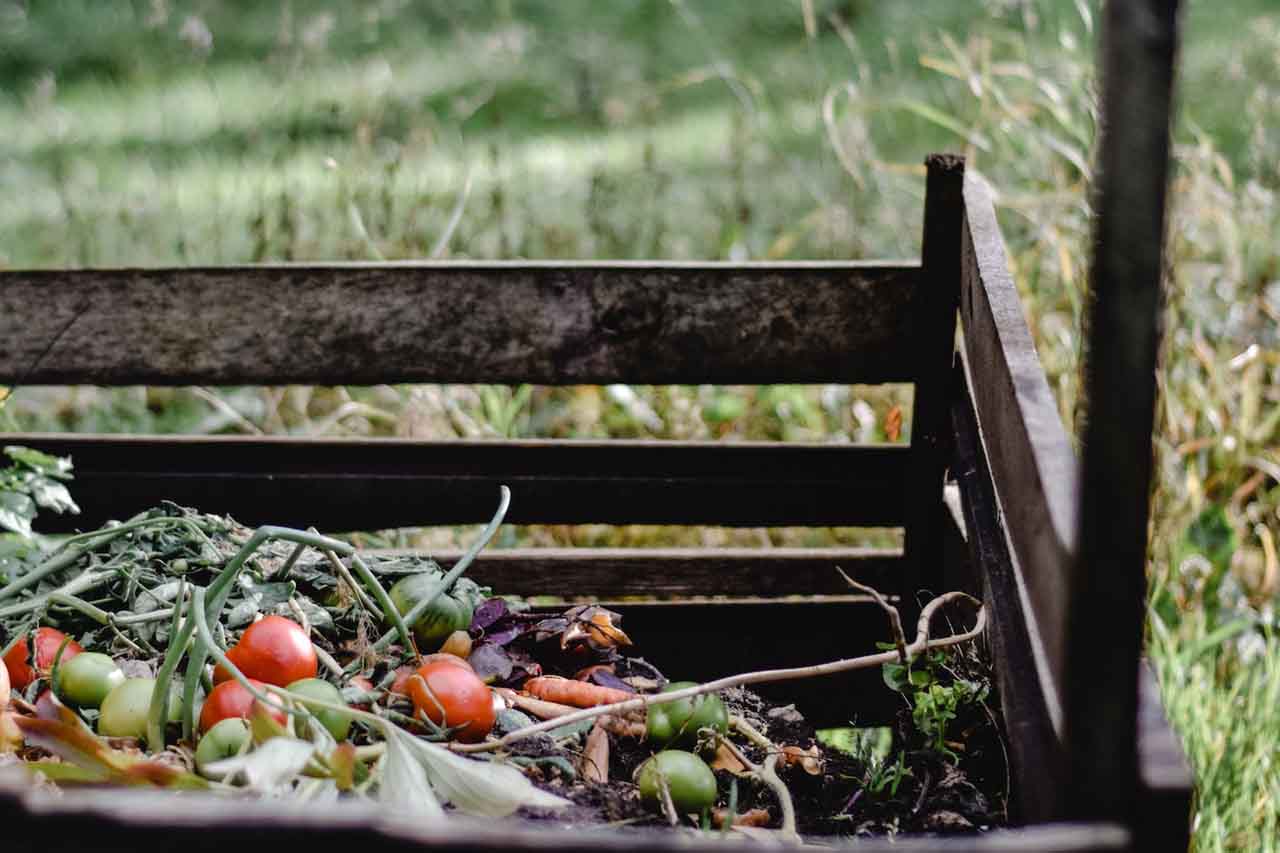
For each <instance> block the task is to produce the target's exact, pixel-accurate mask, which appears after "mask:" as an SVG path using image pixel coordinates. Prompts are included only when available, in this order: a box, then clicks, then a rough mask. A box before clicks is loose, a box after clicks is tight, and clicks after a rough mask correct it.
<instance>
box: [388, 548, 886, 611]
mask: <svg viewBox="0 0 1280 853" xmlns="http://www.w3.org/2000/svg"><path fill="white" fill-rule="evenodd" d="M378 553H384V554H399V553H424V552H421V551H401V550H394V551H379V552H378ZM431 556H434V557H435V559H436V560H438V561H439V562H440V563H441V564H442V565H445V566H451V565H453V563H454V562H455V561H456V560H457V558H458V556H459V555H458V553H457V552H452V551H447V552H437V553H434V554H432V555H431ZM837 566H839V567H840V568H842V569H844V571H845V572H847V573H848V574H849V575H850V576H851V577H853V578H855V579H858V580H860V581H861V582H862V583H866V584H870V585H871V586H873V587H875V588H876V589H879V590H881V591H884V592H886V593H890V592H896V591H897V589H898V587H899V585H900V576H901V573H902V552H901V551H899V550H896V549H892V548H643V549H642V548H508V549H499V548H489V549H488V550H486V551H483V552H481V554H480V556H479V557H478V558H476V561H475V564H474V565H473V566H472V568H471V569H469V570H468V572H467V575H468V577H471V578H472V579H474V580H475V581H476V582H478V583H481V584H486V585H488V586H491V587H493V589H494V590H495V591H497V592H501V593H506V594H511V595H562V596H563V597H565V598H592V599H611V598H620V597H626V596H651V597H654V598H664V597H675V596H681V597H683V596H706V595H725V596H756V597H770V596H785V595H840V594H845V593H849V592H851V590H850V589H849V585H848V584H846V583H845V582H844V580H843V579H842V578H841V577H840V574H839V572H837V571H836V567H837Z"/></svg>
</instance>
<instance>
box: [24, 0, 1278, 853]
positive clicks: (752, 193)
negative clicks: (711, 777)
mask: <svg viewBox="0 0 1280 853" xmlns="http://www.w3.org/2000/svg"><path fill="white" fill-rule="evenodd" d="M1185 5H1186V6H1187V9H1186V12H1187V14H1186V20H1185V28H1184V30H1185V31H1184V50H1183V74H1182V81H1181V83H1182V87H1181V98H1180V106H1181V112H1180V118H1179V122H1178V127H1177V133H1176V143H1177V145H1176V173H1175V178H1174V187H1173V196H1172V201H1173V211H1172V222H1171V227H1170V252H1171V260H1172V262H1173V263H1172V267H1171V273H1170V288H1169V299H1168V305H1167V308H1166V312H1167V318H1166V328H1167V330H1168V334H1167V336H1166V347H1165V352H1164V358H1163V363H1162V367H1161V371H1160V375H1159V381H1160V387H1161V402H1160V410H1159V427H1158V434H1157V453H1158V458H1157V463H1158V464H1157V482H1156V483H1155V488H1154V494H1153V536H1152V546H1151V561H1150V576H1151V578H1152V581H1153V585H1154V587H1155V589H1156V593H1155V594H1154V595H1153V606H1152V610H1151V622H1150V624H1151V629H1150V643H1149V649H1150V654H1151V658H1152V661H1153V664H1154V666H1155V668H1156V670H1157V672H1158V673H1159V675H1160V679H1161V684H1162V687H1163V690H1164V693H1165V697H1166V701H1167V704H1168V707H1169V709H1170V714H1171V716H1172V718H1173V720H1174V722H1175V725H1176V726H1177V728H1178V729H1179V731H1180V733H1181V735H1182V737H1183V740H1184V743H1185V744H1186V746H1187V750H1188V753H1189V756H1190V758H1191V760H1192V763H1193V765H1194V767H1195V769H1196V773H1197V779H1198V789H1197V801H1196V808H1197V812H1196V816H1195V849H1197V850H1205V851H1210V850H1213V851H1216V850H1257V849H1275V845H1276V843H1277V842H1276V838H1277V833H1276V826H1277V822H1278V821H1280V771H1278V770H1277V765H1276V762H1275V761H1274V760H1273V758H1272V756H1274V755H1275V743H1276V736H1277V733H1278V732H1280V729H1278V728H1277V717H1276V713H1277V712H1276V710H1275V709H1276V703H1275V701H1274V699H1275V694H1276V691H1277V690H1280V675H1278V673H1280V668H1278V667H1277V665H1276V661H1277V656H1278V655H1280V643H1277V641H1276V640H1275V638H1274V636H1273V634H1274V630H1275V602H1276V596H1277V594H1280V559H1278V558H1277V549H1276V541H1275V540H1276V533H1277V526H1278V520H1280V516H1278V515H1277V509H1278V507H1280V490H1278V489H1280V449H1278V448H1277V428H1278V427H1280V341H1277V336H1276V325H1277V320H1280V245H1278V243H1277V239H1276V238H1277V235H1280V202H1278V201H1277V196H1276V194H1277V192H1278V191H1280V5H1278V4H1277V3H1276V2H1274V0H1239V2H1234V3H1232V4H1230V5H1229V6H1224V5H1223V4H1220V3H1215V2H1211V0H1190V2H1188V3H1186V4H1185ZM1097 14H1098V10H1097V8H1096V3H1093V2H1084V0H1079V2H1077V0H985V2H982V3H977V2H975V3H955V2H951V0H922V2H915V3H885V2H881V3H876V2H870V0H752V2H744V3H732V4H731V3H723V2H718V0H618V2H614V3H608V4H605V3H598V2H587V1H586V0H554V2H553V0H537V1H535V0H507V2H502V0H493V2H487V3H472V2H463V0H450V2H434V3H407V2H401V1H400V0H377V2H368V3H363V4H358V5H357V4H332V3H318V2H294V3H250V2H231V0H203V2H165V0H147V2H143V0H134V2H120V3H98V2H92V0H45V2H41V3H38V4H36V3H21V2H5V3H0V80H2V81H3V88H2V89H0V124H2V125H3V126H4V127H5V128H6V133H5V134H3V135H0V187H3V188H4V191H5V195H6V197H8V198H10V199H20V200H21V203H12V202H11V203H9V204H6V205H3V206H0V265H5V266H10V267H66V266H87V265H123V264H133V265H150V264H199V263H241V262H253V261H265V260H306V259H376V258H388V259H392V258H417V257H426V256H430V255H433V254H434V255H436V256H439V257H452V258H498V257H503V258H506V257H536V258H566V257H594V258H632V257H663V258H718V259H748V258H753V259H759V258H855V259H856V258H877V257H890V258H892V257H910V256H913V255H915V254H916V253H917V252H918V240H919V238H918V234H919V226H920V214H921V202H922V200H923V180H922V171H921V169H920V167H919V164H920V162H921V160H922V158H923V156H924V155H925V154H926V153H927V152H929V151H932V150H937V149H944V148H949V149H958V150H962V151H964V152H965V153H966V154H967V155H968V156H969V158H970V159H969V162H970V167H971V168H974V169H976V170H978V171H980V172H981V173H983V174H984V175H985V176H987V177H988V178H989V179H990V180H991V181H992V182H993V183H994V185H995V187H996V189H997V191H998V193H999V197H998V206H999V213H1000V218H1001V225H1002V228H1003V229H1004V232H1005V236H1006V239H1007V242H1008V246H1009V251H1010V258H1011V262H1012V265H1013V267H1014V272H1015V277H1016V280H1017V282H1018V286H1019V288H1020V291H1021V294H1022V297H1023V300H1024V305H1025V307H1026V312H1027V316H1028V320H1029V323H1030V325H1031V327H1032V330H1033V333H1034V334H1035V336H1036V340H1037V345H1038V347H1039V350H1040V354H1041V357H1042V359H1043V361H1044V363H1045V367H1046V370H1047V372H1048V374H1049V376H1050V380H1051V383H1052V384H1053V387H1054V389H1055V391H1056V393H1057V395H1058V402H1059V405H1060V407H1061V411H1062V415H1063V418H1064V421H1065V422H1066V423H1068V425H1069V426H1072V427H1075V426H1076V425H1077V424H1078V422H1079V421H1080V419H1081V418H1082V417H1083V416H1084V415H1083V407H1082V406H1081V405H1080V392H1079V387H1078V367H1079V364H1080V360H1081V357H1082V341H1081V335H1080V329H1081V318H1082V312H1083V308H1084V304H1085V299H1084V293H1085V272H1086V270H1087V261H1088V227H1089V188H1090V182H1091V178H1092V174H1091V151H1092V146H1093V144H1094V141H1095V137H1096V113H1095V103H1094V94H1095V92H1094V83H1095V78H1094V70H1093V53H1092V43H1093V39H1094V37H1095V35H1096V32H1095V25H1096V18H1097ZM299 334H305V330H304V329H300V330H299ZM895 407H896V408H898V410H899V411H901V412H903V413H905V414H906V415H907V418H906V423H905V424H904V430H903V433H902V435H901V436H899V440H903V441H905V440H909V436H910V417H909V415H910V389H909V388H900V387H888V388H866V387H852V388H850V387H846V386H814V387H808V386H805V387H772V388H750V387H698V388H690V387H679V388H649V387H630V386H617V387H612V388H507V387H501V386H414V387H378V388H314V389H313V388H296V387H290V388H267V389H258V388H232V389H141V388H138V389H117V390H104V389H95V388H76V389H46V388H28V389H23V390H21V391H20V392H19V393H18V394H16V395H15V396H14V397H13V398H12V399H11V400H10V401H9V404H8V405H7V406H6V407H5V408H4V409H3V411H2V412H0V418H3V419H4V423H3V424H0V426H4V427H5V428H8V429H56V430H63V429H66V430H111V431H142V432H225V431H241V432H254V431H262V432H294V433H299V434H337V435H343V434H398V435H413V436H420V437H449V436H459V435H462V436H469V437H482V436H498V435H522V436H537V435H548V436H595V437H603V436H626V437H634V436H656V437H679V438H721V439H726V440H732V439H736V438H779V439H787V440H825V441H868V440H884V439H886V438H887V437H888V436H887V435H886V431H885V425H886V421H887V419H888V416H889V413H890V411H891V410H893V409H894V408H895ZM1206 531H1209V533H1206ZM1214 531H1216V533H1215V532H1214ZM1224 531H1225V532H1224ZM450 535H452V534H450V533H449V532H447V531H446V532H443V533H442V532H440V531H424V532H422V533H421V534H420V535H419V537H420V538H419V540H418V541H422V542H424V543H426V544H432V545H440V544H444V541H443V539H442V538H441V537H442V536H443V537H448V536H450ZM512 535H516V534H514V533H513V534H512ZM518 535H519V536H520V537H521V538H522V539H523V540H527V541H535V542H540V543H547V544H553V543H559V542H573V543H578V544H609V543H626V544H637V543H639V542H647V541H663V542H668V541H685V540H679V539H677V540H672V539H670V537H671V536H672V534H671V532H670V531H653V530H640V529H636V530H629V529H621V530H603V529H585V528H576V529H552V528H547V529H530V530H522V531H520V532H519V534H518ZM790 535H792V534H789V533H786V532H782V533H779V532H773V533H765V532H756V533H749V532H748V533H743V534H733V536H745V537H747V539H748V540H749V539H750V537H751V536H755V537H756V538H757V540H758V541H759V542H760V543H761V544H764V543H765V542H766V541H770V542H774V543H778V542H790V541H799V540H792V539H789V538H787V537H788V536H790ZM795 535H797V536H800V535H802V534H798V533H797V534H795ZM821 535H823V536H826V537H830V539H831V541H837V540H838V541H849V538H850V537H851V536H859V535H862V534H861V533H859V532H856V531H855V532H850V531H833V532H823V533H822V534H821ZM704 536H705V537H706V538H705V539H704V540H703V541H707V542H723V541H729V540H728V539H726V538H725V537H726V536H727V534H724V533H723V532H719V533H717V532H714V531H713V532H709V533H706V534H704ZM732 541H734V542H735V543H737V542H740V541H743V540H739V539H736V538H735V539H732ZM803 541H806V542H808V541H809V540H808V539H805V540H803ZM1169 819H1177V817H1176V816H1170V818H1169ZM1268 845H1271V847H1268Z"/></svg>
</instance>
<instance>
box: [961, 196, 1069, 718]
mask: <svg viewBox="0 0 1280 853" xmlns="http://www.w3.org/2000/svg"><path fill="white" fill-rule="evenodd" d="M964 194H965V230H964V233H963V235H962V236H963V251H964V266H963V276H962V278H961V294H960V320H961V325H962V328H963V333H964V334H963V338H964V357H965V365H966V369H967V370H968V372H969V379H970V390H971V393H972V396H973V404H974V410H975V412H976V413H977V416H978V425H979V427H980V430H981V434H982V440H983V449H984V451H985V453H986V457H987V461H988V463H989V465H990V468H991V478H992V480H993V481H994V483H995V487H996V496H997V498H998V500H999V502H1000V512H1001V514H1002V516H1003V518H1004V526H1005V529H1006V530H1007V531H1008V535H1009V538H1010V541H1011V544H1012V553H1013V556H1014V557H1015V558H1016V560H1017V563H1018V564H1019V565H1020V566H1021V569H1022V574H1021V577H1022V580H1023V581H1024V582H1025V584H1026V588H1025V590H1026V594H1027V596H1028V598H1029V599H1030V604H1031V609H1032V611H1033V613H1034V615H1035V621H1036V624H1037V626H1038V628H1039V638H1040V641H1041V642H1042V643H1043V646H1044V655H1045V658H1046V660H1047V665H1048V671H1049V673H1050V674H1051V676H1052V678H1053V682H1054V687H1055V689H1056V692H1057V693H1058V695H1062V686H1063V684H1064V682H1065V678H1066V675H1065V667H1066V661H1065V656H1066V623H1067V607H1068V601H1069V596H1070V591H1069V588H1068V582H1069V577H1070V572H1071V568H1072V565H1073V560H1074V554H1075V542H1076V517H1077V510H1078V506H1077V494H1078V490H1079V486H1078V481H1079V472H1078V463H1077V460H1076V457H1075V454H1074V453H1073V452H1072V449H1071V443H1070V441H1069V439H1068V438H1067V433H1066V430H1065V429H1064V428H1063V425H1062V420H1061V418H1060V417H1059V416H1058V407H1057V403H1056V402H1055V400H1054V397H1053V392H1052V391H1050V389H1049V383H1048V380H1047V379H1046V378H1045V374H1044V368H1042V367H1041V365H1040V358H1039V356H1038V355H1037V354H1036V350H1035V345H1034V344H1033V342H1032V339H1031V332H1030V330H1029V329H1028V328H1027V323H1026V319H1025V318H1024V316H1023V313H1022V303H1021V302H1020V301H1019V299H1018V291H1017V289H1016V288H1015V287H1014V284H1013V279H1012V278H1011V277H1010V275H1009V267H1008V262H1007V260H1006V256H1005V249H1004V239H1003V238H1002V237H1001V235H1000V228H999V225H998V224H997V223H996V216H995V209H994V207H993V206H992V203H991V195H990V192H989V190H988V189H987V187H986V185H985V184H984V183H983V181H982V179H981V178H978V177H977V176H975V175H972V174H971V175H969V176H968V177H967V178H966V179H965V190H964Z"/></svg>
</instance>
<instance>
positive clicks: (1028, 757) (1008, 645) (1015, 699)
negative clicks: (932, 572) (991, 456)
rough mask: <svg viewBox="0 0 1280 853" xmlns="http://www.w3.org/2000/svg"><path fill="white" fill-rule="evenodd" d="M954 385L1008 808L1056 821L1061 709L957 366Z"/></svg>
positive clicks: (1032, 818) (957, 464) (1063, 781)
mask: <svg viewBox="0 0 1280 853" xmlns="http://www.w3.org/2000/svg"><path fill="white" fill-rule="evenodd" d="M955 382H956V385H957V387H958V388H959V389H960V393H958V394H957V395H956V399H955V401H954V403H953V405H952V411H951V418H952V423H953V425H954V430H955V459H954V461H953V462H952V465H951V471H952V474H953V475H954V476H955V478H956V481H957V482H958V484H959V486H960V492H961V496H962V501H961V507H962V510H963V512H964V518H965V529H966V531H967V532H968V536H969V556H970V559H971V560H972V562H973V563H974V565H977V566H981V567H982V568H981V575H982V587H983V588H982V600H983V602H984V604H985V606H986V607H987V608H988V609H989V612H990V621H989V623H988V624H989V626H990V627H989V628H988V629H987V636H988V639H989V642H990V643H991V658H992V661H993V662H994V665H995V671H996V681H997V686H998V687H999V694H1000V704H1001V708H1002V710H1003V711H1004V721H1005V736H1006V738H1007V740H1008V748H1009V756H1010V759H1011V761H1010V765H1011V767H1010V771H1011V776H1012V779H1013V798H1014V805H1015V808H1016V813H1017V817H1018V819H1019V820H1021V821H1025V822H1029V823H1041V822H1044V821H1049V820H1055V819H1059V818H1061V816H1062V813H1063V805H1064V803H1065V800H1066V795H1065V788H1066V785H1067V762H1066V756H1065V755H1064V754H1063V745H1062V740H1061V733H1060V731H1059V730H1058V727H1059V725H1060V722H1061V720H1062V716H1063V715H1062V708H1061V705H1060V702H1059V698H1058V696H1057V695H1056V694H1055V693H1054V692H1053V691H1052V690H1051V689H1047V687H1048V679H1047V678H1046V674H1045V673H1044V672H1043V667H1042V665H1041V660H1040V656H1039V655H1037V651H1036V642H1037V641H1036V640H1033V637H1034V636H1035V635H1036V634H1037V633H1038V631H1039V628H1038V626H1037V624H1036V621H1035V614H1034V612H1028V608H1026V607H1025V606H1024V605H1023V598H1022V595H1021V593H1020V590H1019V587H1020V586H1021V585H1022V584H1021V582H1020V579H1019V577H1018V574H1019V572H1020V566H1018V565H1017V563H1016V562H1015V560H1014V558H1013V556H1012V555H1011V554H1010V552H1009V547H1008V540H1007V538H1006V531H1005V529H1004V527H1003V524H1002V521H1001V517H1000V508H999V505H998V503H997V501H996V494H995V487H994V485H993V484H992V482H991V472H990V469H989V468H988V466H987V458H986V453H985V451H984V450H983V446H982V438H981V436H980V435H979V432H978V421H977V417H976V416H975V415H974V412H973V404H972V402H971V401H970V398H969V393H968V384H967V382H966V380H965V375H964V371H963V366H962V365H957V370H956V377H955Z"/></svg>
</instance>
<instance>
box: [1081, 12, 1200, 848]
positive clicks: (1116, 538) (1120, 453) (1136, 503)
mask: <svg viewBox="0 0 1280 853" xmlns="http://www.w3.org/2000/svg"><path fill="white" fill-rule="evenodd" d="M1177 6H1178V4H1177V0H1112V2H1109V3H1107V8H1106V15H1105V20H1104V24H1103V41H1102V47H1101V54H1100V59H1101V64H1102V87H1103V88H1102V117H1103V118H1102V139H1101V149H1100V150H1101V154H1100V159H1099V167H1100V171H1101V174H1100V178H1099V183H1098V191H1097V194H1096V199H1095V203H1096V213H1097V215H1096V220H1095V223H1094V247H1093V264H1092V271H1091V281H1090V285H1091V289H1092V296H1093V303H1092V310H1091V314H1090V324H1089V354H1088V365H1087V369H1086V393H1087V401H1088V406H1089V418H1088V424H1087V426H1086V428H1085V432H1084V459H1083V473H1082V488H1081V492H1080V515H1079V525H1080V526H1079V530H1080V536H1079V540H1078V541H1079V550H1078V556H1077V561H1076V566H1075V569H1074V572H1073V574H1072V580H1071V596H1070V611H1069V617H1068V626H1069V630H1068V636H1067V676H1068V677H1067V697H1066V702H1065V705H1066V728H1067V753H1068V755H1069V756H1070V759H1069V760H1070V777H1069V778H1070V784H1069V786H1068V809H1069V812H1070V817H1073V818H1082V819H1093V818H1102V819H1108V818H1109V819H1120V820H1124V821H1126V822H1130V823H1132V824H1142V823H1143V821H1141V820H1140V812H1141V809H1142V805H1141V803H1140V802H1138V801H1137V800H1136V799H1135V798H1136V797H1138V796H1140V794H1139V792H1140V790H1141V784H1140V778H1139V763H1138V758H1139V755H1138V744H1137V709H1138V675H1139V669H1138V668H1139V655H1140V652H1141V644H1142V632H1143V620H1144V614H1145V598H1146V558H1147V522H1148V510H1149V502H1150V495H1151V472H1152V443H1151V431H1152V425H1153V420H1154V411H1155V402H1156V357H1157V348H1158V345H1159V341H1160V323H1159V316H1160V310H1161V298H1160V290H1161V275H1162V272H1163V253H1162V252H1163V242H1164V227H1165V216H1164V214H1165V191H1166V183H1167V178H1168V171H1169V129H1170V116H1171V110H1172V98H1173V81H1174V64H1175V56H1176V49H1177ZM1184 818H1185V815H1176V814H1172V815H1164V816H1162V817H1161V822H1162V823H1165V824H1173V825H1176V824H1178V823H1179V822H1180V821H1182V820H1183V819H1184ZM1136 828H1137V829H1138V830H1139V832H1140V833H1146V832H1147V831H1148V830H1149V829H1151V827H1146V828H1144V827H1143V826H1141V825H1138V826H1136ZM1157 831H1160V830H1157ZM1183 831H1184V832H1185V829H1183ZM1183 837H1184V838H1185V836H1183ZM1170 849H1171V848H1170Z"/></svg>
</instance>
